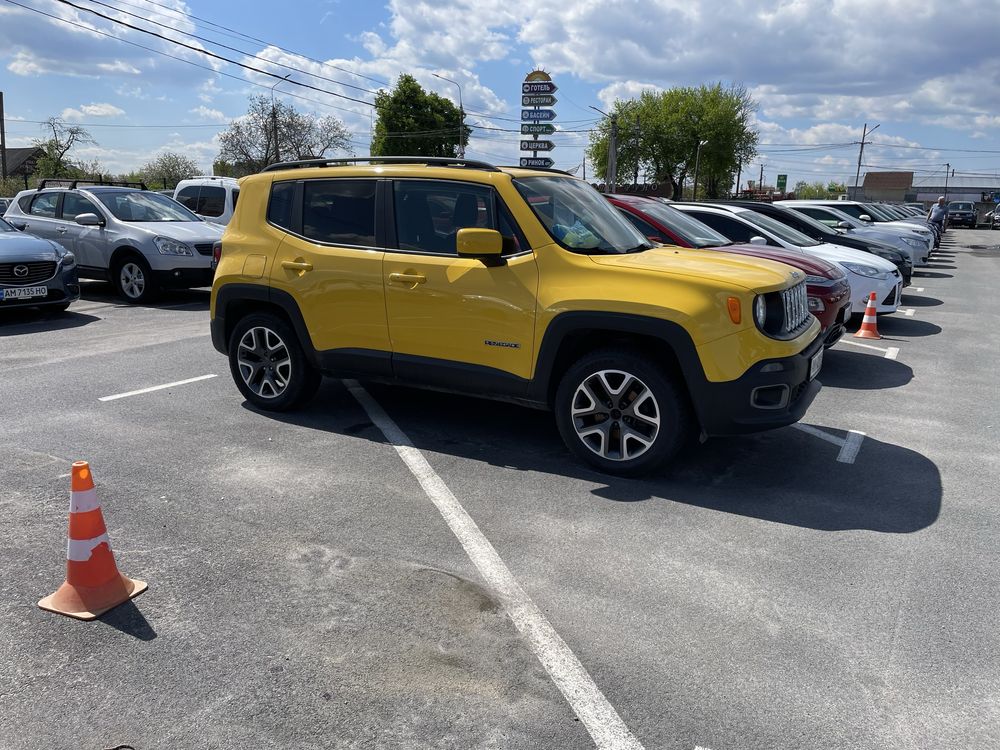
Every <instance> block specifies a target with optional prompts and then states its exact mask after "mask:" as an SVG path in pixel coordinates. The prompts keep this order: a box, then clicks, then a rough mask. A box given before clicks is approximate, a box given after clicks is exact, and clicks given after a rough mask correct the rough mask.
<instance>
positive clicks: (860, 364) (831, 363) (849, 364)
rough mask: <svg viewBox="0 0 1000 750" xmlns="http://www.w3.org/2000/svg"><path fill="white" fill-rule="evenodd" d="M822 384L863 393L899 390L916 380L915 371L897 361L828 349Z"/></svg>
mask: <svg viewBox="0 0 1000 750" xmlns="http://www.w3.org/2000/svg"><path fill="white" fill-rule="evenodd" d="M881 325H882V322H881V321H879V326H880V327H881ZM819 380H820V382H821V383H823V385H825V386H830V387H831V388H850V389H853V390H860V391H872V390H879V389H882V388H898V387H899V386H901V385H906V384H907V383H909V382H910V381H911V380H913V369H912V368H911V367H910V366H909V365H906V364H904V363H902V362H898V361H897V360H894V359H886V358H885V357H880V356H876V355H872V354H862V353H860V352H855V351H850V350H846V349H829V350H827V352H826V354H825V355H824V357H823V369H822V371H821V372H820V374H819Z"/></svg>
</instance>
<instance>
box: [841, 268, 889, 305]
mask: <svg viewBox="0 0 1000 750" xmlns="http://www.w3.org/2000/svg"><path fill="white" fill-rule="evenodd" d="M847 278H848V280H849V281H850V283H851V314H857V313H863V312H864V311H865V309H866V308H867V307H868V295H869V294H870V293H871V292H875V311H876V312H880V313H891V312H896V308H898V307H899V299H900V295H901V294H902V292H903V279H902V277H901V276H899V275H898V272H897V274H893V275H892V276H891V277H889V278H888V279H873V278H870V277H868V276H861V275H859V274H856V273H853V272H849V273H848V275H847Z"/></svg>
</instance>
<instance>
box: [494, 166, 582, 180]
mask: <svg viewBox="0 0 1000 750" xmlns="http://www.w3.org/2000/svg"><path fill="white" fill-rule="evenodd" d="M501 166H502V167H503V169H530V170H531V171H532V172H555V173H556V174H564V175H567V176H569V177H576V175H575V174H572V173H570V172H567V171H566V170H564V169H556V168H555V167H522V166H520V165H518V164H503V165H501Z"/></svg>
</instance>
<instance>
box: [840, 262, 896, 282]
mask: <svg viewBox="0 0 1000 750" xmlns="http://www.w3.org/2000/svg"><path fill="white" fill-rule="evenodd" d="M840 265H842V266H843V267H844V268H846V269H847V270H848V271H850V272H851V273H856V274H858V275H859V276H867V277H868V278H870V279H887V278H889V276H888V274H886V273H885V272H884V271H879V270H878V269H877V268H875V266H865V265H862V264H861V263H841V264H840Z"/></svg>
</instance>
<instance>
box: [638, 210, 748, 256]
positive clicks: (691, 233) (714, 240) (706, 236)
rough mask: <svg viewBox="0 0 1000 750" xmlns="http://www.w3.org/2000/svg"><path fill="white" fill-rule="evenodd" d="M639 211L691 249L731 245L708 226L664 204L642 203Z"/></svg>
mask: <svg viewBox="0 0 1000 750" xmlns="http://www.w3.org/2000/svg"><path fill="white" fill-rule="evenodd" d="M639 209H640V210H641V211H642V212H643V213H644V214H646V215H647V216H649V217H651V218H653V219H655V220H656V221H658V222H660V223H661V224H663V226H665V227H667V228H668V229H670V231H672V232H673V233H674V234H676V235H678V236H679V237H680V238H681V239H682V240H684V241H685V242H686V243H687V244H689V245H690V246H691V247H719V246H720V245H731V244H733V243H732V242H730V241H729V238H727V237H724V236H722V235H721V234H719V233H718V232H716V231H715V230H714V229H712V227H710V226H708V224H705V223H703V222H700V221H698V220H697V219H696V218H694V217H693V216H688V215H687V214H686V213H684V212H683V211H678V210H677V209H676V208H673V207H671V206H668V205H666V204H664V203H660V202H658V201H657V202H654V201H649V202H648V204H647V202H645V201H643V203H642V205H641V206H639Z"/></svg>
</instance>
